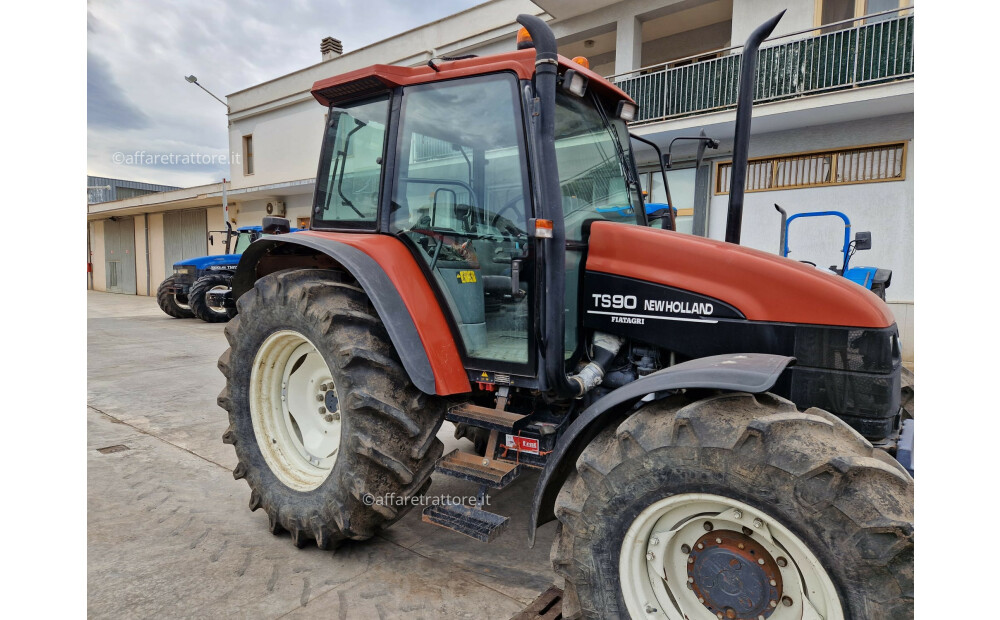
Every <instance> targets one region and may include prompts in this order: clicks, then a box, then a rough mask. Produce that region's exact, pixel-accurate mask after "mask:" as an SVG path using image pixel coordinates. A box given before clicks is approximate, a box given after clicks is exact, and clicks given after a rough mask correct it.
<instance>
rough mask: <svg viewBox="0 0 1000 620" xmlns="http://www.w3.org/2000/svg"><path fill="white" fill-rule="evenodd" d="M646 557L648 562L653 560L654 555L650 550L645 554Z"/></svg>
mask: <svg viewBox="0 0 1000 620" xmlns="http://www.w3.org/2000/svg"><path fill="white" fill-rule="evenodd" d="M646 559H647V560H649V561H650V562H652V561H653V560H655V559H656V556H655V555H653V552H652V551H650V552H649V553H647V554H646Z"/></svg>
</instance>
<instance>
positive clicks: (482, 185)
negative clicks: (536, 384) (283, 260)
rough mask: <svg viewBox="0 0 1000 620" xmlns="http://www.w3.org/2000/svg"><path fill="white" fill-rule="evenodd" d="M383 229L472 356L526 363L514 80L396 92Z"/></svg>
mask: <svg viewBox="0 0 1000 620" xmlns="http://www.w3.org/2000/svg"><path fill="white" fill-rule="evenodd" d="M398 139H399V143H398V147H397V155H396V166H395V169H396V178H395V179H394V183H393V198H392V207H391V208H392V214H391V216H390V230H391V231H392V232H394V233H396V234H398V235H400V236H401V237H403V238H404V239H406V240H407V241H408V243H409V245H410V246H411V248H413V251H414V253H415V254H416V255H417V257H418V259H419V260H422V261H424V263H425V264H426V265H427V267H428V271H429V272H430V273H431V274H432V277H433V278H434V280H435V282H436V284H437V286H438V289H439V290H440V291H441V293H442V295H443V297H444V298H445V301H446V303H447V306H448V309H447V310H448V311H450V313H451V315H452V317H453V318H454V321H455V323H456V324H457V326H458V329H459V332H460V333H461V337H462V340H463V343H464V345H465V350H466V352H467V353H468V354H469V356H470V357H474V358H477V359H484V360H493V361H495V362H501V365H500V366H498V365H496V364H492V365H489V364H488V365H486V366H487V367H497V368H499V367H502V365H503V364H511V365H520V364H527V363H528V362H529V345H528V330H529V322H528V309H529V305H528V291H529V290H530V288H531V287H530V286H529V283H530V280H531V273H530V271H531V270H529V269H525V268H524V266H523V263H522V261H523V260H524V259H525V257H526V248H527V245H528V236H527V233H526V232H525V231H526V228H527V226H526V221H527V213H526V209H527V206H528V200H527V199H526V197H527V196H528V191H527V184H526V173H525V171H524V160H525V158H524V146H523V144H522V142H523V130H522V124H521V119H520V98H519V95H518V90H517V80H516V79H515V78H514V76H513V75H508V74H496V75H486V76H478V77H473V78H465V79H460V80H450V81H446V82H436V83H430V84H422V85H418V86H411V87H409V88H407V89H406V90H404V91H403V102H402V108H401V111H400V128H399V138H398Z"/></svg>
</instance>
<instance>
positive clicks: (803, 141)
mask: <svg viewBox="0 0 1000 620" xmlns="http://www.w3.org/2000/svg"><path fill="white" fill-rule="evenodd" d="M897 140H905V141H906V142H907V145H906V178H905V180H903V181H889V182H884V183H860V184H854V185H841V186H834V187H818V188H811V189H789V190H779V191H769V192H751V193H747V194H746V196H745V199H744V206H743V227H742V239H741V243H742V245H745V246H748V247H752V248H756V249H759V250H763V251H765V252H772V253H777V252H778V246H779V236H780V215H779V214H778V213H777V211H775V209H774V204H775V203H778V204H779V205H781V206H782V207H783V208H784V209H785V210H786V211H787V212H788V214H789V215H793V214H795V213H799V212H803V211H829V210H835V211H841V212H843V213H845V214H847V216H848V217H849V218H850V220H851V226H852V229H853V231H854V232H856V231H864V230H867V231H871V233H872V249H871V250H867V251H862V252H858V253H857V254H855V255H854V258H852V259H851V264H852V265H854V266H862V265H868V266H874V267H882V268H887V269H892V272H893V275H892V284H891V286H890V287H889V289H888V290H887V291H886V300H887V301H888V302H889V304H890V307H891V308H892V310H893V312H894V313H895V315H896V318H897V323H898V324H899V327H900V332H901V336H902V338H903V345H904V351H903V356H904V359H907V360H910V361H912V360H913V290H914V273H913V252H914V243H913V201H914V192H913V169H914V167H913V162H914V158H915V150H916V149H915V148H914V143H913V115H912V114H900V115H896V116H889V117H882V118H874V119H867V120H864V121H854V122H851V123H843V124H832V125H822V126H817V127H810V128H806V129H799V130H794V131H784V132H778V133H770V134H760V135H755V136H754V137H753V139H752V140H751V143H750V157H751V158H752V157H760V156H767V155H785V154H790V153H796V152H801V151H812V150H819V149H836V148H842V147H850V146H860V145H865V144H873V143H880V142H892V141H897ZM731 147H732V145H731V143H730V144H728V145H727V144H725V143H724V144H722V145H721V148H720V150H721V151H722V152H723V153H724V154H723V155H722V156H721V157H720V159H723V160H725V159H728V158H729V157H730V156H731ZM712 186H713V188H714V179H713V185H712ZM728 203H729V195H728V194H726V195H722V196H715V195H714V192H713V194H712V195H711V196H710V203H709V227H708V235H709V237H711V238H713V239H723V238H724V237H725V230H726V216H727V214H728ZM837 222H839V220H835V219H834V218H817V219H799V220H796V221H795V222H793V223H792V226H791V243H790V244H789V246H790V248H791V249H792V250H793V253H792V255H791V257H792V258H796V259H799V260H803V259H805V260H814V262H816V263H817V264H818V265H819V266H820V267H821V268H825V267H827V266H829V265H831V264H834V263H837V264H839V262H840V255H839V254H838V253H837V251H836V250H837V249H838V248H839V247H840V245H841V243H842V239H843V229H842V228H841V227H839V226H838V225H837ZM817 259H818V260H817Z"/></svg>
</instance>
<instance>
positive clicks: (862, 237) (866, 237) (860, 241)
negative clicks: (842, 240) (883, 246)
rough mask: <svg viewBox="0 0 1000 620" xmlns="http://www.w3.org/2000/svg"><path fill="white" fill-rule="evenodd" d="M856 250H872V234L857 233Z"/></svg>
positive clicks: (866, 232) (855, 239) (855, 237)
mask: <svg viewBox="0 0 1000 620" xmlns="http://www.w3.org/2000/svg"><path fill="white" fill-rule="evenodd" d="M854 249H855V250H870V249H872V234H871V233H870V232H868V231H865V232H859V233H856V234H855V235H854Z"/></svg>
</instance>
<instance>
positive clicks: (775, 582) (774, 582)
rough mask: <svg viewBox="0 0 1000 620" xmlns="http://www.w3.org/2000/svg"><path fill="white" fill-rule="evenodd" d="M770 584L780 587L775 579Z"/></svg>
mask: <svg viewBox="0 0 1000 620" xmlns="http://www.w3.org/2000/svg"><path fill="white" fill-rule="evenodd" d="M768 583H770V584H771V585H772V586H776V585H778V582H777V581H775V580H774V579H772V580H771V581H769V582H768Z"/></svg>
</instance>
